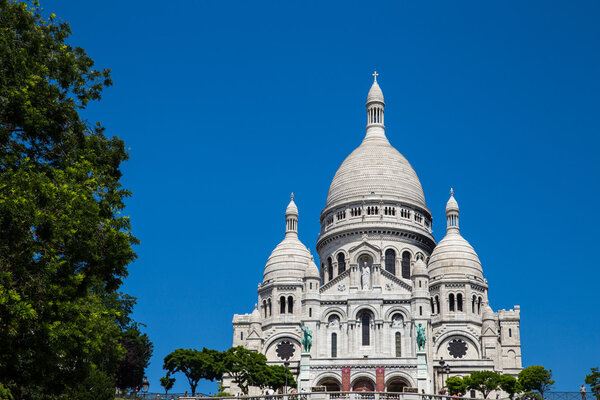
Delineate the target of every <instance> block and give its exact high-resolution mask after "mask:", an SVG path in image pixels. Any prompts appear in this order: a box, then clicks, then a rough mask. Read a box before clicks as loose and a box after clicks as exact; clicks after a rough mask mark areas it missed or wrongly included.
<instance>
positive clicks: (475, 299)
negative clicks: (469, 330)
mask: <svg viewBox="0 0 600 400" xmlns="http://www.w3.org/2000/svg"><path fill="white" fill-rule="evenodd" d="M476 301H477V297H475V295H473V304H472V305H471V312H472V313H473V314H475V302H476Z"/></svg>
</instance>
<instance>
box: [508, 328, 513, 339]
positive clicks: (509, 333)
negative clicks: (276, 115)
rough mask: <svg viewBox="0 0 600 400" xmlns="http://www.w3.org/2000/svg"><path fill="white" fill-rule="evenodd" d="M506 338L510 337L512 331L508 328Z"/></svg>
mask: <svg viewBox="0 0 600 400" xmlns="http://www.w3.org/2000/svg"><path fill="white" fill-rule="evenodd" d="M508 337H512V329H510V328H508Z"/></svg>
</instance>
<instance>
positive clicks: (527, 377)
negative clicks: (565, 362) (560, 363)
mask: <svg viewBox="0 0 600 400" xmlns="http://www.w3.org/2000/svg"><path fill="white" fill-rule="evenodd" d="M519 384H520V385H521V387H522V388H523V390H524V391H531V390H537V391H538V392H540V394H541V396H542V398H544V392H546V391H548V390H550V389H551V388H552V385H554V381H553V380H552V370H547V369H546V368H544V367H542V366H541V365H532V366H530V367H527V368H525V369H523V370H522V371H521V372H519Z"/></svg>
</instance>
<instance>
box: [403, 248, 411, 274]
mask: <svg viewBox="0 0 600 400" xmlns="http://www.w3.org/2000/svg"><path fill="white" fill-rule="evenodd" d="M402 277H403V278H405V279H410V253H409V252H408V251H405V252H404V253H402Z"/></svg>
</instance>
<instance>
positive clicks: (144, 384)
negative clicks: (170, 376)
mask: <svg viewBox="0 0 600 400" xmlns="http://www.w3.org/2000/svg"><path fill="white" fill-rule="evenodd" d="M148 389H150V382H148V378H147V377H144V380H143V381H142V390H143V391H144V398H146V393H148Z"/></svg>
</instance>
